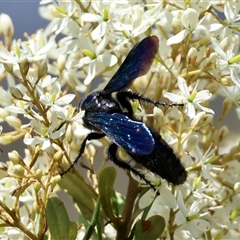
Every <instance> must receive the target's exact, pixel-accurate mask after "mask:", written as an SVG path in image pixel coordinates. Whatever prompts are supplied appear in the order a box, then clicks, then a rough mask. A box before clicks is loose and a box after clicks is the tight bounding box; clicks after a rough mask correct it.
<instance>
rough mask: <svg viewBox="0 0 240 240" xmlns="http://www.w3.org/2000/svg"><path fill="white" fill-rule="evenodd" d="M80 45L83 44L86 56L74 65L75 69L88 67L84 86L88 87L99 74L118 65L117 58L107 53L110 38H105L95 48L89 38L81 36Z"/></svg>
mask: <svg viewBox="0 0 240 240" xmlns="http://www.w3.org/2000/svg"><path fill="white" fill-rule="evenodd" d="M79 41H80V44H82V52H83V53H84V54H85V55H86V57H83V58H81V59H80V61H79V62H78V63H76V62H75V63H72V65H75V66H74V67H75V68H81V67H83V66H88V70H87V72H88V73H87V77H86V78H85V80H84V84H85V85H88V84H89V83H90V82H91V81H92V79H93V78H94V77H95V76H96V74H97V73H99V72H101V71H103V70H104V69H105V68H106V67H112V66H113V65H114V64H116V63H117V57H116V56H114V55H112V54H109V53H107V52H105V47H106V45H107V43H108V37H107V36H104V37H103V39H102V41H101V42H100V43H99V44H98V45H97V46H95V45H94V44H93V42H92V41H91V39H90V38H89V37H84V36H81V37H80V39H79ZM100 53H102V54H100Z"/></svg>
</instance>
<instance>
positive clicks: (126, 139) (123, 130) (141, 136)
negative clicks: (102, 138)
mask: <svg viewBox="0 0 240 240" xmlns="http://www.w3.org/2000/svg"><path fill="white" fill-rule="evenodd" d="M87 120H88V121H89V122H90V123H91V124H92V125H94V126H95V127H96V128H98V129H99V130H100V131H101V132H104V133H105V134H106V136H107V137H108V138H109V139H110V140H111V141H113V142H114V143H116V144H117V145H118V146H120V147H122V148H123V149H124V150H125V151H127V152H131V153H135V154H139V155H144V154H149V153H151V152H152V151H153V149H154V139H153V137H152V134H151V132H150V130H149V129H148V127H147V126H146V125H145V124H144V123H142V122H137V121H133V120H131V119H130V118H128V117H127V116H125V115H123V114H120V113H113V114H109V113H105V112H100V113H99V112H92V113H88V114H87Z"/></svg>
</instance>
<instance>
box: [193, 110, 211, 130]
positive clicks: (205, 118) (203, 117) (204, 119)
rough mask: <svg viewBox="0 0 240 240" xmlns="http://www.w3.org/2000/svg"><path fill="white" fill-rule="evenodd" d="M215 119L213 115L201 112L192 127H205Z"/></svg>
mask: <svg viewBox="0 0 240 240" xmlns="http://www.w3.org/2000/svg"><path fill="white" fill-rule="evenodd" d="M212 119H213V115H212V114H208V113H206V112H199V113H198V114H197V115H196V116H195V117H194V119H193V120H192V123H191V126H192V127H193V126H194V127H199V128H200V127H204V126H206V125H207V124H208V123H210V122H211V121H212Z"/></svg>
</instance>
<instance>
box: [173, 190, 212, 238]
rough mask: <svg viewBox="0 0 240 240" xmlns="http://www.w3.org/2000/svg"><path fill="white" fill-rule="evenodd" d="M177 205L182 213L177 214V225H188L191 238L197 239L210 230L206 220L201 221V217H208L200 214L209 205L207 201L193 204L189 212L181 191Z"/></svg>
mask: <svg viewBox="0 0 240 240" xmlns="http://www.w3.org/2000/svg"><path fill="white" fill-rule="evenodd" d="M177 204H178V207H179V210H180V211H179V212H177V214H176V223H177V225H182V224H184V223H185V224H187V227H188V231H189V232H190V234H191V237H193V238H197V237H199V236H201V234H202V233H204V232H205V231H207V230H209V229H210V224H209V223H208V222H207V221H206V220H203V219H199V217H202V216H204V215H206V214H200V213H199V211H200V210H201V209H202V208H203V207H204V206H205V205H206V204H207V200H206V199H199V200H196V201H195V202H193V204H192V205H191V206H190V209H189V212H188V210H187V208H186V207H185V205H184V201H183V196H182V193H181V192H180V191H179V193H178V197H177Z"/></svg>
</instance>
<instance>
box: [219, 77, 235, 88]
mask: <svg viewBox="0 0 240 240" xmlns="http://www.w3.org/2000/svg"><path fill="white" fill-rule="evenodd" d="M219 83H221V84H222V85H224V86H234V85H235V84H234V83H233V82H232V80H231V77H230V76H225V77H223V78H221V79H220V81H219Z"/></svg>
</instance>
